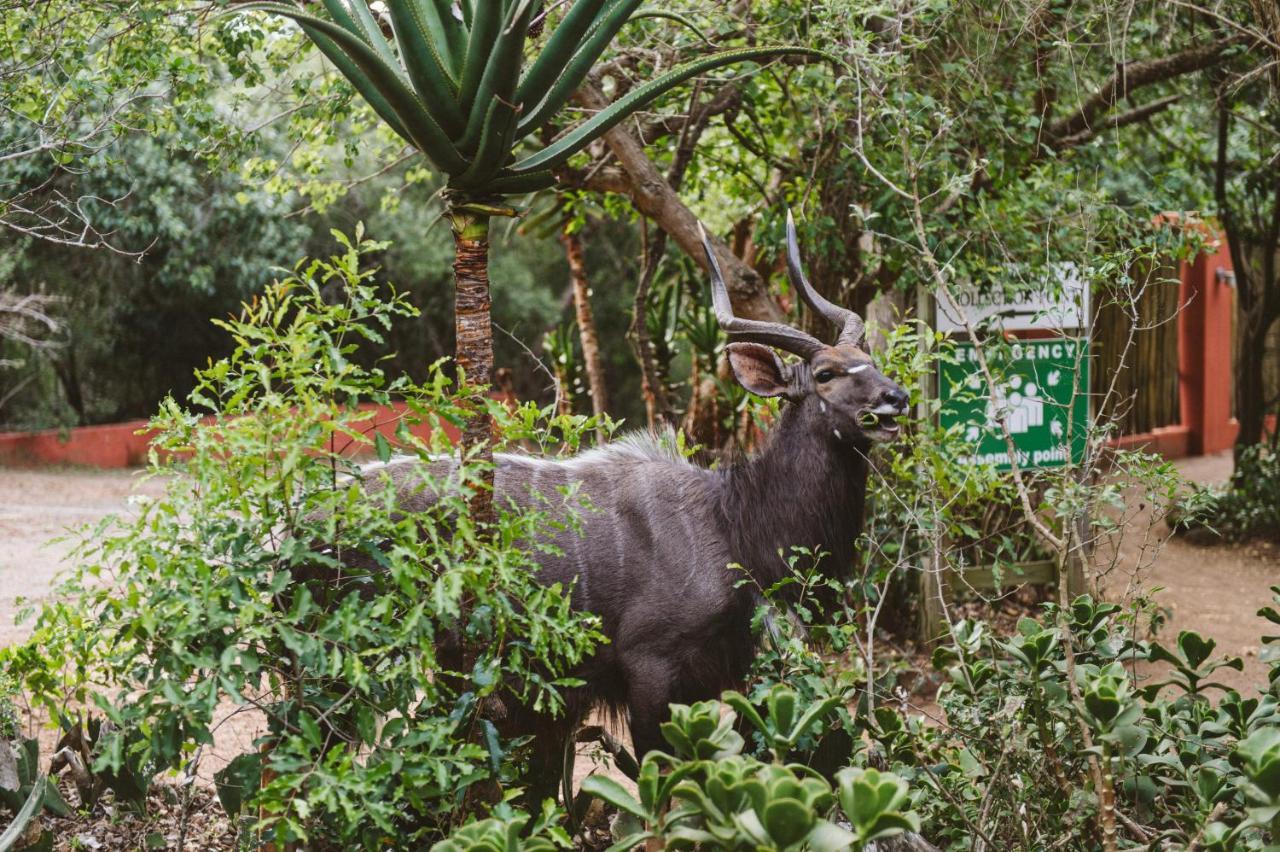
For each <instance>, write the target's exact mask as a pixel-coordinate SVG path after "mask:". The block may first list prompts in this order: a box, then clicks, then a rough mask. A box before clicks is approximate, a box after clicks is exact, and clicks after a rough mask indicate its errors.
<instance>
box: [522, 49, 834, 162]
mask: <svg viewBox="0 0 1280 852" xmlns="http://www.w3.org/2000/svg"><path fill="white" fill-rule="evenodd" d="M786 55H793V56H795V55H799V56H814V57H821V58H824V59H831V60H833V61H834V57H832V56H831V55H830V54H828V53H824V52H823V51H821V50H816V49H814V48H811V47H799V46H795V45H783V46H779V47H743V48H737V49H735V50H725V51H722V52H720V53H715V54H712V55H711V56H704V57H702V58H701V59H695V60H693V61H691V62H686V63H684V64H683V65H677V66H676V67H675V68H672V69H671V70H670V71H668V72H667V73H665V74H663V75H662V76H660V77H656V78H654V79H653V80H650V81H649V82H648V83H645V84H644V85H642V86H639V87H637V88H635V89H632V90H631V91H630V92H628V93H627V94H626V95H624V96H623V97H621V98H619V99H618V100H616V101H614V102H613V103H611V104H610V105H609V106H608V107H606V108H605V109H602V110H600V112H598V113H596V114H595V115H594V116H592V117H591V118H590V119H588V120H587V121H584V122H583V123H582V124H580V125H578V126H577V127H575V128H574V129H573V130H571V131H570V132H569V133H566V134H565V135H564V136H562V137H560V138H559V139H557V140H556V141H555V142H553V143H552V144H550V145H548V146H547V147H545V148H543V149H542V150H541V151H538V152H537V153H535V154H531V155H530V156H528V157H525V158H524V159H523V160H520V161H519V162H517V163H516V164H515V165H514V166H512V167H511V173H512V174H525V173H528V172H531V171H537V170H541V169H554V168H557V167H558V166H561V165H563V164H564V163H565V162H566V161H567V160H568V159H569V158H570V157H572V156H573V155H574V154H576V153H578V152H579V151H581V150H582V149H583V148H585V147H587V146H588V145H590V144H591V143H592V142H594V141H595V140H596V139H598V138H600V136H601V135H603V134H604V133H605V132H606V131H608V130H609V128H611V127H613V126H614V125H615V124H617V123H618V122H619V121H622V120H623V119H624V118H626V117H627V116H628V115H631V114H632V113H633V112H635V111H636V110H638V109H642V108H644V107H645V106H646V105H648V104H649V103H651V102H652V101H653V100H655V99H656V98H658V97H660V96H661V95H663V94H665V93H666V92H668V91H670V90H671V89H673V88H675V87H676V86H678V85H680V84H681V83H683V82H684V81H685V80H688V79H689V78H691V77H696V76H697V75H699V74H703V73H706V72H707V71H712V70H714V69H716V68H721V67H723V66H725V65H731V64H733V63H735V62H748V61H756V60H760V59H768V58H770V57H774V56H786Z"/></svg>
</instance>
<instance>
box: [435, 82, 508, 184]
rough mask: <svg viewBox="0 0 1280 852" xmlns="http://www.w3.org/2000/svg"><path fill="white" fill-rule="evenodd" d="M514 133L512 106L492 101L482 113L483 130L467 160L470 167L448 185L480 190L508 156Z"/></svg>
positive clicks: (505, 101) (497, 100)
mask: <svg viewBox="0 0 1280 852" xmlns="http://www.w3.org/2000/svg"><path fill="white" fill-rule="evenodd" d="M477 106H478V105H477ZM476 111H478V110H476ZM515 133H516V108H515V105H514V104H512V103H511V102H510V101H507V100H503V99H502V98H494V99H493V100H492V102H491V103H490V104H489V109H488V110H486V115H485V118H484V130H483V131H482V132H481V133H480V141H479V144H478V145H477V146H476V149H475V153H474V154H473V155H472V157H471V166H470V167H469V168H468V169H467V170H466V171H465V172H463V173H462V174H461V175H459V176H458V177H457V178H456V179H454V180H452V181H450V184H451V185H453V186H456V187H458V188H460V189H477V188H482V187H484V186H485V184H486V182H487V181H489V180H491V179H492V178H493V176H494V175H496V174H497V173H498V172H499V171H500V170H501V169H502V166H503V163H504V162H505V161H506V160H507V158H508V157H509V156H510V154H511V145H512V142H514V141H515V138H514V137H515Z"/></svg>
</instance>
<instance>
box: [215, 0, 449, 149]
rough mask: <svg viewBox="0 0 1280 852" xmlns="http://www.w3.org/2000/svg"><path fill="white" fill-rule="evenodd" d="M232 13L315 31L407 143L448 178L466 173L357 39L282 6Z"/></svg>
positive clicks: (440, 133)
mask: <svg viewBox="0 0 1280 852" xmlns="http://www.w3.org/2000/svg"><path fill="white" fill-rule="evenodd" d="M235 11H237V12H245V11H263V12H272V13H274V14H277V15H282V16H284V17H286V18H290V19H291V20H294V21H296V22H297V23H298V24H299V25H301V26H302V27H303V29H304V31H306V32H307V33H308V35H310V33H311V32H312V31H318V32H319V33H321V34H322V35H324V36H326V37H327V38H329V39H330V40H332V41H333V42H335V43H336V44H337V45H338V46H339V47H340V48H341V49H342V50H343V52H344V53H345V54H346V55H347V56H348V57H349V58H350V60H351V62H352V64H353V65H354V66H355V67H356V68H358V69H359V71H360V75H359V77H354V78H351V82H352V84H353V85H354V86H356V88H357V89H358V90H359V89H363V88H365V87H372V88H373V89H376V90H377V92H378V94H379V96H380V97H381V99H382V100H383V101H385V103H386V105H387V106H388V107H389V108H390V109H391V110H392V111H393V113H394V115H395V116H396V118H397V119H398V120H399V122H400V123H401V125H402V126H403V127H404V130H405V131H406V133H407V134H408V137H409V139H410V140H411V141H412V142H413V144H414V145H415V146H416V147H417V148H418V149H419V150H420V151H422V153H423V154H425V155H426V156H427V158H428V159H429V160H431V161H432V162H433V163H434V164H435V165H436V167H437V168H439V169H441V170H442V171H444V172H446V173H447V174H459V173H461V172H463V171H465V170H466V167H467V162H466V161H465V160H464V159H463V158H462V156H461V155H460V154H459V153H458V151H457V149H456V148H454V147H453V143H452V141H450V139H449V137H448V135H447V134H446V133H445V132H444V129H443V128H441V127H440V125H439V124H438V123H437V122H436V120H435V119H434V118H432V116H431V114H430V113H429V112H427V110H426V108H425V107H424V106H423V105H422V102H421V101H420V100H418V96H417V95H416V94H415V93H414V92H413V90H412V89H411V88H409V86H408V84H407V83H406V82H405V81H404V79H403V78H401V76H400V75H399V74H398V73H397V72H396V71H395V70H394V69H392V68H391V67H390V66H388V65H387V64H386V63H385V62H384V61H383V60H382V58H381V57H380V56H379V55H378V54H377V52H376V51H375V50H374V49H373V48H371V47H369V45H367V44H365V42H364V41H363V40H362V39H361V38H360V37H359V36H356V35H354V34H353V33H351V32H349V31H348V30H347V29H346V28H345V27H342V26H339V25H338V24H335V23H333V22H332V21H328V20H325V19H324V18H318V17H316V16H315V15H311V14H308V13H306V12H303V11H301V10H299V9H296V8H294V7H292V6H286V5H284V4H282V3H246V4H245V5H243V6H237V7H236V9H235ZM317 46H319V45H317ZM339 70H342V69H341V68H339ZM362 93H363V92H362ZM370 105H371V106H373V107H374V108H375V109H377V104H376V103H374V102H373V101H371V102H370ZM397 132H398V131H397Z"/></svg>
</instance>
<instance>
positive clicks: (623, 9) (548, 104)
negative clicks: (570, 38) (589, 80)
mask: <svg viewBox="0 0 1280 852" xmlns="http://www.w3.org/2000/svg"><path fill="white" fill-rule="evenodd" d="M641 2H642V0H618V2H616V3H614V4H613V5H611V6H609V7H608V8H607V9H606V10H605V11H604V14H603V16H602V17H599V18H598V19H597V20H596V21H595V23H594V27H593V28H592V29H591V30H590V32H589V33H588V34H587V35H586V37H585V39H583V40H581V41H580V43H579V46H578V49H577V50H576V51H574V53H573V57H572V58H571V59H569V60H568V62H566V63H565V64H564V66H563V71H562V72H561V73H560V75H559V76H558V77H557V78H556V81H555V83H554V84H552V85H551V87H550V88H549V89H548V90H547V92H546V94H545V95H544V96H543V97H542V99H541V100H539V101H538V102H537V103H532V95H533V94H534V93H533V92H530V93H529V94H530V103H524V102H522V103H523V105H524V107H525V113H526V114H525V115H524V116H523V117H522V118H521V119H520V133H521V134H525V133H529V132H532V131H534V130H536V129H538V128H539V127H541V126H542V125H543V124H546V123H547V121H549V120H550V119H552V118H553V117H554V116H555V115H556V114H557V113H559V112H560V110H561V109H562V108H563V107H564V105H565V104H567V103H568V102H569V98H571V97H573V93H574V92H576V91H577V90H578V87H579V86H581V85H582V81H583V80H585V79H586V77H587V73H588V72H589V71H590V70H591V66H592V65H594V64H595V63H596V60H597V59H599V58H600V54H601V53H603V52H604V50H605V48H607V47H608V46H609V43H610V42H612V41H613V37H614V36H616V35H617V34H618V31H619V30H621V29H622V27H623V26H624V25H625V24H626V23H627V21H628V20H629V19H630V18H631V15H632V13H633V12H635V10H636V8H637V7H639V5H640V3H641ZM530 106H532V107H533V109H532V111H530V110H529V107H530Z"/></svg>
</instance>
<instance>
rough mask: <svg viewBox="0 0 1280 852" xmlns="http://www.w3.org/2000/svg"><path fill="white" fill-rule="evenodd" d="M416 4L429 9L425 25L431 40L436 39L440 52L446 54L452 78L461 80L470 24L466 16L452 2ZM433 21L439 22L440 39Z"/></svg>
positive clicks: (433, 1) (434, 1)
mask: <svg viewBox="0 0 1280 852" xmlns="http://www.w3.org/2000/svg"><path fill="white" fill-rule="evenodd" d="M417 2H425V3H426V4H427V6H428V7H429V11H430V12H434V15H431V14H428V16H427V25H428V27H430V28H431V34H432V37H433V38H438V40H437V42H436V43H437V44H439V45H442V48H441V49H442V50H443V51H444V52H445V53H446V55H447V56H448V60H449V69H450V70H451V72H452V73H453V76H454V77H457V78H459V79H461V77H462V61H463V60H464V59H465V58H466V56H467V38H468V36H469V35H470V29H469V28H470V26H471V24H470V22H469V20H468V19H467V16H466V15H465V14H464V13H463V12H462V9H461V8H460V7H456V6H455V4H454V0H417ZM435 21H438V22H439V27H440V31H441V34H442V36H443V37H442V38H440V37H438V36H436V31H435V29H434V27H435V26H436V24H435V23H434V22H435Z"/></svg>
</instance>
